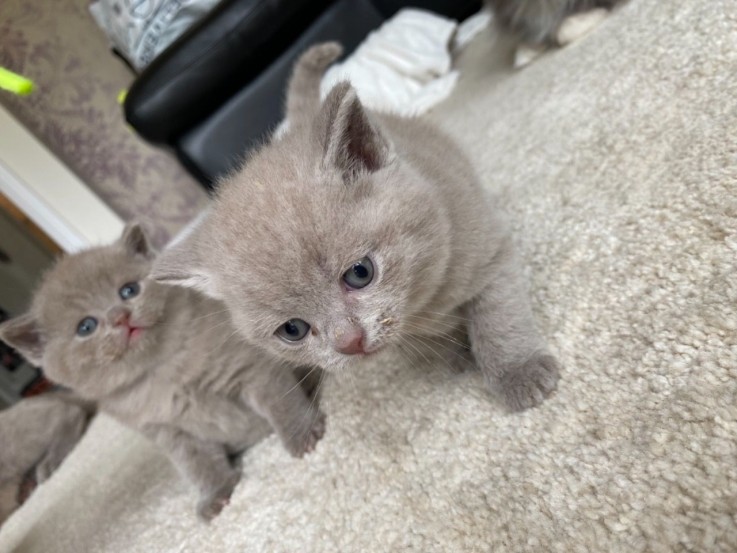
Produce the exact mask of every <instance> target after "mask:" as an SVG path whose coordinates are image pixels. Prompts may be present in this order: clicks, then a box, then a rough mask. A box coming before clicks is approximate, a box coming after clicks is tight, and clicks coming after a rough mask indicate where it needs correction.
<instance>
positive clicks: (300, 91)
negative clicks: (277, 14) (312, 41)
mask: <svg viewBox="0 0 737 553" xmlns="http://www.w3.org/2000/svg"><path fill="white" fill-rule="evenodd" d="M342 53H343V47H342V46H341V45H340V44H338V43H337V42H323V43H320V44H316V45H314V46H312V47H310V48H309V49H307V50H306V51H305V52H304V53H303V54H302V55H301V56H300V58H299V59H298V60H297V62H296V63H295V64H294V69H293V70H292V78H291V80H290V81H289V86H288V88H287V106H286V118H287V120H288V121H289V122H290V125H293V124H295V123H297V122H298V121H306V120H310V119H311V118H312V117H313V116H314V115H315V114H316V113H317V111H318V109H319V107H320V81H321V80H322V76H323V75H324V74H325V70H326V69H327V68H328V66H329V65H330V64H331V63H333V62H334V61H335V60H336V59H338V58H339V57H340V55H341V54H342Z"/></svg>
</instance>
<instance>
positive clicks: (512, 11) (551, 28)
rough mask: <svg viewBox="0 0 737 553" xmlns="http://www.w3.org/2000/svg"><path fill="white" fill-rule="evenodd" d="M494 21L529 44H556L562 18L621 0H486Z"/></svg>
mask: <svg viewBox="0 0 737 553" xmlns="http://www.w3.org/2000/svg"><path fill="white" fill-rule="evenodd" d="M486 2H487V4H488V5H489V6H490V7H491V9H492V10H493V12H494V16H495V18H496V21H497V24H498V25H499V26H500V27H501V28H503V29H504V30H507V31H510V32H512V33H514V34H515V35H517V36H518V37H519V38H520V39H521V40H523V41H525V42H528V43H530V44H548V45H557V44H558V43H559V41H558V39H557V33H558V30H559V29H560V27H561V25H562V24H563V22H564V21H565V19H566V18H567V17H569V16H571V15H574V14H577V13H583V12H587V11H590V10H594V9H597V8H604V9H611V8H613V7H614V6H615V5H616V4H617V3H619V2H621V0H486Z"/></svg>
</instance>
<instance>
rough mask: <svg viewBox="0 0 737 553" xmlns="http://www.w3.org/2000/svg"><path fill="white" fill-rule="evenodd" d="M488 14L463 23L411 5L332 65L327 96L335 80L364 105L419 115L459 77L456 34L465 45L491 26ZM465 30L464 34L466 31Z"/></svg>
mask: <svg viewBox="0 0 737 553" xmlns="http://www.w3.org/2000/svg"><path fill="white" fill-rule="evenodd" d="M488 18H489V16H488V14H486V15H484V14H481V15H480V19H479V16H474V17H472V18H470V19H469V20H467V22H466V23H464V24H463V25H461V26H460V28H459V25H458V22H457V21H455V20H453V19H448V18H446V17H443V16H440V15H437V14H434V13H432V12H428V11H424V10H418V9H412V8H406V9H403V10H401V11H400V12H399V13H397V14H396V15H395V16H394V17H392V18H391V19H390V20H388V21H387V22H386V23H384V24H383V25H382V26H381V27H380V28H379V29H377V30H376V31H374V32H372V33H371V34H370V35H369V36H368V37H367V38H366V40H365V41H364V42H363V44H361V45H360V46H359V47H358V49H356V51H355V52H354V53H353V54H352V55H351V56H350V57H349V58H348V59H347V60H345V61H344V62H342V63H339V64H336V65H334V66H333V67H331V68H330V69H329V70H328V72H327V73H326V74H325V77H324V79H323V82H322V94H323V97H324V96H326V95H327V93H328V92H329V91H330V89H331V88H333V86H335V84H336V83H338V82H340V81H342V80H348V81H350V82H351V83H352V84H353V86H354V87H355V89H356V91H357V92H358V96H359V97H360V98H361V102H363V104H364V105H365V106H366V107H368V108H370V109H373V110H376V111H381V112H385V113H395V114H399V115H407V116H411V115H418V114H421V113H424V112H426V111H427V110H428V109H430V108H431V107H432V106H434V105H435V104H437V103H438V102H441V101H442V100H444V99H445V98H447V97H448V96H449V95H450V93H451V91H452V90H453V88H454V87H455V85H456V81H457V80H458V72H457V71H455V70H453V68H452V62H453V59H452V52H451V49H452V48H453V47H454V37H455V36H456V34H457V33H458V34H459V35H461V36H463V38H464V44H459V45H458V46H459V47H462V46H463V45H465V43H467V42H468V40H470V36H473V35H475V34H476V32H478V31H479V30H481V29H482V28H483V27H485V25H486V24H488ZM461 31H463V32H461Z"/></svg>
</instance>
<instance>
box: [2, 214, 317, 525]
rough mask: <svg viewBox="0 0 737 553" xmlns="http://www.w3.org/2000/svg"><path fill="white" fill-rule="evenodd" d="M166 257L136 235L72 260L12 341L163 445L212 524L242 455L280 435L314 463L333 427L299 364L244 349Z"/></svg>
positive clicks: (17, 323) (13, 329) (220, 314)
mask: <svg viewBox="0 0 737 553" xmlns="http://www.w3.org/2000/svg"><path fill="white" fill-rule="evenodd" d="M154 257H155V255H154V252H153V250H152V249H151V247H150V246H149V243H148V241H147V239H146V237H145V235H144V233H143V232H142V230H141V228H140V227H139V226H138V225H131V226H128V227H127V228H126V229H125V231H124V233H123V236H122V237H121V239H120V240H119V241H118V242H116V243H114V244H112V245H109V246H103V247H97V248H93V249H90V250H88V251H84V252H81V253H78V254H75V255H70V256H68V257H65V258H62V259H60V260H59V261H58V263H57V264H56V265H55V266H54V267H53V268H52V269H51V270H50V271H49V273H48V274H46V275H45V277H44V279H43V282H42V284H41V286H40V288H39V290H38V291H37V293H36V294H35V296H34V300H33V303H32V306H31V308H30V311H29V312H28V313H27V314H26V315H23V316H21V317H18V318H16V319H13V320H10V321H8V322H6V323H4V324H3V325H2V326H0V336H1V337H2V339H3V340H5V341H6V342H8V343H9V344H11V345H12V346H14V347H15V348H16V349H18V351H20V352H21V353H22V354H23V355H25V356H26V357H27V358H28V359H29V360H30V361H31V362H34V363H36V364H38V365H41V366H43V367H44V371H45V373H46V375H47V376H48V377H49V379H51V380H52V381H54V382H57V383H59V384H62V385H64V386H67V387H69V388H71V389H73V390H75V391H76V392H77V393H79V394H80V395H81V396H82V397H85V398H87V399H91V400H95V401H97V402H98V405H99V408H100V410H101V411H104V412H107V413H109V414H111V415H112V416H114V417H116V418H117V419H119V420H120V421H122V422H123V423H125V424H127V425H129V426H131V427H133V428H135V429H138V430H139V431H141V432H142V433H143V434H144V435H146V436H148V437H149V438H151V439H152V440H153V441H154V442H155V443H157V444H158V445H159V446H161V447H162V448H163V449H164V450H165V451H166V453H167V454H168V455H169V457H170V458H171V460H172V461H173V463H174V464H175V465H176V466H177V468H178V469H179V470H180V472H181V473H182V474H183V475H184V476H185V477H186V478H187V479H188V480H189V481H190V482H192V483H193V484H194V485H195V486H196V488H197V489H198V491H199V495H200V500H199V503H198V507H197V510H198V513H199V514H200V515H201V516H202V517H203V518H205V519H209V518H212V517H213V516H215V515H216V514H218V513H219V512H220V510H221V509H222V508H223V506H224V505H225V504H226V503H227V502H228V499H229V497H230V495H231V492H232V491H233V488H234V487H235V485H236V484H237V482H238V480H239V478H240V471H239V470H238V469H237V468H236V467H235V466H234V464H233V462H232V456H233V455H235V454H237V453H239V452H242V451H243V450H245V449H246V448H247V447H249V446H251V445H253V444H254V443H256V442H257V441H259V440H261V439H262V438H263V437H264V436H266V435H267V434H268V433H269V432H270V430H271V429H272V428H273V429H274V430H275V431H276V433H277V434H278V435H279V437H280V438H281V440H282V441H283V443H284V445H285V446H286V448H287V450H289V452H290V453H291V454H292V455H295V456H302V455H303V454H304V453H306V452H308V451H311V450H312V449H313V448H314V447H315V444H316V442H317V441H318V440H319V439H320V437H321V436H322V435H323V432H324V417H323V415H322V413H321V412H320V411H319V409H317V407H316V406H315V405H314V404H313V402H312V401H311V399H310V398H309V397H308V396H307V394H306V393H305V391H304V390H303V389H302V387H301V386H300V385H299V382H298V380H297V378H296V376H295V374H294V372H293V370H292V367H291V366H290V365H289V363H284V362H280V361H277V360H275V359H274V358H273V357H272V356H270V355H268V354H267V353H265V352H263V351H261V350H258V349H256V348H253V347H248V346H246V345H244V343H243V342H242V341H241V340H240V339H238V337H237V334H236V331H235V330H234V328H233V325H232V323H231V320H230V316H229V315H228V313H227V311H226V310H225V309H224V307H223V305H222V304H220V303H219V302H216V301H213V300H211V299H209V298H206V297H204V296H203V295H201V294H198V293H196V292H193V291H191V290H185V289H183V288H174V287H169V286H163V285H161V284H158V283H156V282H154V281H152V280H150V279H149V278H148V275H149V272H150V270H151V266H152V263H153V261H154Z"/></svg>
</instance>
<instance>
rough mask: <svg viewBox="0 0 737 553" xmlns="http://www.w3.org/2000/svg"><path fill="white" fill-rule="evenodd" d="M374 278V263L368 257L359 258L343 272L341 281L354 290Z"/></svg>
mask: <svg viewBox="0 0 737 553" xmlns="http://www.w3.org/2000/svg"><path fill="white" fill-rule="evenodd" d="M373 278H374V264H373V263H372V262H371V260H370V259H369V258H368V257H364V258H363V259H359V260H358V261H356V262H355V263H354V264H353V266H352V267H351V268H350V269H348V270H347V271H346V272H345V273H343V282H345V283H346V284H347V285H348V286H350V287H351V288H353V289H354V290H358V289H359V288H365V287H366V286H368V285H369V283H370V282H371V280H373Z"/></svg>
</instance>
